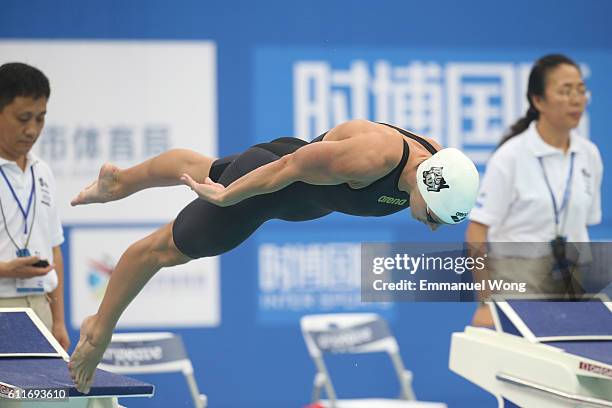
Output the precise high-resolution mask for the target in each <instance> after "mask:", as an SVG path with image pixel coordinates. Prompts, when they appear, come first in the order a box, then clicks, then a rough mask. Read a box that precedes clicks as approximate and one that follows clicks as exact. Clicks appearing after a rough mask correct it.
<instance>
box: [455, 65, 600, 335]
mask: <svg viewBox="0 0 612 408" xmlns="http://www.w3.org/2000/svg"><path fill="white" fill-rule="evenodd" d="M588 97H589V94H588V91H587V89H586V86H585V84H584V81H583V79H582V75H581V72H580V69H579V67H578V65H577V64H576V63H575V62H574V61H572V60H571V59H569V58H567V57H566V56H563V55H547V56H544V57H542V58H540V59H539V60H538V61H536V63H535V64H534V66H533V67H532V70H531V73H530V75H529V84H528V89H527V99H528V101H529V109H528V110H527V114H526V116H525V117H523V118H521V119H520V120H518V121H517V122H516V123H515V124H514V125H513V126H512V127H511V130H510V133H509V134H508V135H506V136H505V137H504V138H503V139H502V141H501V143H500V145H499V146H498V148H497V150H496V151H495V152H494V154H493V155H492V156H491V158H490V160H489V162H488V164H487V169H486V173H485V176H484V178H483V181H482V184H481V188H480V193H479V197H478V199H477V201H476V207H475V208H474V209H473V210H472V212H471V214H470V221H471V222H470V224H469V225H468V228H467V231H466V241H467V242H469V243H484V242H489V243H494V242H497V243H502V242H503V243H525V245H520V244H505V245H499V244H498V245H496V246H495V244H492V245H491V252H492V253H494V254H495V257H494V258H495V260H493V261H491V262H489V269H490V271H489V272H490V276H491V277H492V278H500V277H501V278H503V279H504V280H510V279H512V280H514V281H516V282H519V281H528V282H529V286H530V287H531V288H532V289H535V290H536V291H538V292H539V293H557V292H556V289H557V288H556V287H555V285H559V284H560V283H559V282H560V280H558V279H553V269H554V267H555V262H554V258H553V256H552V251H551V245H550V244H549V243H552V242H557V243H558V244H559V246H560V247H562V245H561V244H562V243H564V241H565V240H567V241H569V242H586V241H588V240H589V235H588V231H587V226H588V225H594V224H598V223H599V222H600V221H601V202H600V186H601V179H602V174H603V164H602V161H601V156H600V154H599V150H598V149H597V147H596V146H595V145H594V144H593V143H592V142H590V141H589V140H587V139H586V138H583V137H580V136H578V135H576V134H575V133H574V132H572V130H573V129H575V128H576V127H577V126H578V123H579V121H580V118H581V116H582V114H583V112H584V109H585V107H586V104H587V101H588ZM555 240H556V241H555ZM535 242H541V243H545V244H542V245H533V244H530V243H535ZM473 247H476V245H474V246H473ZM517 258H523V259H524V258H528V259H531V260H532V262H520V263H513V260H515V259H517ZM496 265H497V267H496ZM473 324H474V325H492V320H491V316H490V313H489V309H488V308H487V307H486V305H480V306H479V307H478V309H477V311H476V314H475V316H474V320H473Z"/></svg>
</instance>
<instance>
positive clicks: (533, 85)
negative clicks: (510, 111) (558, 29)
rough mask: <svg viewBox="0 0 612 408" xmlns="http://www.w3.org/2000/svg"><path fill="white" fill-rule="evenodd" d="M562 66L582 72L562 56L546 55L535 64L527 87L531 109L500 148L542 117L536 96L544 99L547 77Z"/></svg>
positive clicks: (502, 140)
mask: <svg viewBox="0 0 612 408" xmlns="http://www.w3.org/2000/svg"><path fill="white" fill-rule="evenodd" d="M561 64H568V65H572V66H574V67H576V69H578V71H580V67H579V66H578V64H576V63H575V62H574V61H573V60H572V59H570V58H568V57H566V56H565V55H562V54H549V55H545V56H543V57H542V58H540V59H539V60H537V61H536V62H535V64H533V67H532V68H531V72H530V73H529V83H528V85H527V101H529V109H527V113H526V114H525V116H523V117H522V118H520V119H519V120H517V121H516V122H515V123H514V124H513V125H512V126H511V127H510V130H509V131H508V133H506V134H505V135H504V137H502V139H501V141H500V142H499V145H497V147H498V148H499V146H501V145H503V144H504V143H506V142H507V141H508V140H510V139H512V138H513V137H514V136H516V135H518V134H520V133H523V132H524V131H525V130H527V128H528V127H529V125H530V124H531V122H532V121H534V120H537V119H538V118H539V117H540V112H538V110H537V109H536V107H535V105H534V103H533V99H532V98H533V97H534V96H536V95H537V96H540V97H544V90H545V89H546V77H547V75H548V73H549V72H550V71H552V70H553V69H555V68H557V67H558V66H559V65H561Z"/></svg>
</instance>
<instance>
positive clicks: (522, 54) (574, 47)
mask: <svg viewBox="0 0 612 408" xmlns="http://www.w3.org/2000/svg"><path fill="white" fill-rule="evenodd" d="M610 15H612V3H611V2H609V1H607V0H586V1H583V2H576V1H572V0H541V1H533V0H516V1H507V0H506V1H499V2H491V1H486V0H474V1H469V2H465V1H464V2H456V1H452V0H433V1H426V2H425V1H423V2H416V1H399V0H396V1H392V0H381V1H377V2H372V1H349V0H339V1H333V2H329V1H323V0H312V1H308V2H292V1H280V0H269V1H257V2H252V1H246V0H244V1H237V0H228V1H197V0H191V1H172V2H168V1H163V0H132V1H122V0H92V1H87V2H78V1H56V2H49V1H44V0H31V1H28V2H24V1H19V0H4V1H2V4H1V5H0V39H4V40H12V39H33V40H60V39H61V40H79V41H99V40H111V41H117V42H122V41H133V40H142V41H180V42H190V41H200V40H207V41H212V42H214V43H215V45H216V54H217V60H216V63H217V64H216V68H217V71H216V75H217V78H216V79H217V80H216V85H217V101H218V106H217V111H218V128H219V129H218V153H219V155H229V154H232V153H235V152H239V151H242V150H244V149H245V148H246V147H248V146H249V145H251V144H254V143H257V142H260V141H265V140H268V139H272V138H276V137H280V136H288V135H294V134H295V133H296V129H298V127H297V123H298V120H297V119H296V118H302V119H300V120H304V121H305V122H304V123H306V126H307V127H306V129H309V130H307V131H306V132H305V133H304V134H307V137H312V136H313V135H314V134H315V133H316V131H318V130H321V129H319V127H317V126H318V125H317V123H318V122H317V120H318V121H319V122H320V123H325V122H324V121H325V120H327V121H328V122H327V123H329V124H330V125H333V123H335V122H334V120H335V118H336V119H337V118H343V117H344V116H343V115H345V114H346V117H347V118H349V117H354V116H359V117H367V118H370V119H380V118H385V116H384V115H382V113H381V112H383V113H384V112H386V115H387V119H388V120H389V121H391V122H393V121H394V120H399V121H405V123H395V124H398V125H404V126H406V127H408V128H413V129H414V130H417V131H422V132H423V133H425V134H427V135H429V136H433V137H437V138H439V139H440V140H441V142H443V143H445V144H449V143H450V144H452V143H456V141H457V140H456V139H453V135H454V134H455V133H457V132H455V133H453V131H452V129H453V128H452V126H459V129H460V130H461V131H459V132H458V133H459V135H470V134H471V133H470V132H472V134H473V136H474V137H475V138H476V139H470V140H471V141H470V142H469V143H467V142H466V143H467V147H469V148H473V150H474V154H476V155H478V154H481V156H478V157H486V154H487V152H488V151H490V149H491V147H492V146H493V145H494V140H493V139H486V140H484V141H483V140H480V142H482V143H477V142H478V140H479V139H478V138H477V136H478V135H482V134H483V133H478V132H476V131H475V130H478V129H493V131H492V132H491V133H487V132H485V133H484V135H485V136H487V137H491V138H492V137H493V136H492V135H494V134H495V129H499V128H501V127H504V126H506V125H507V120H508V117H507V116H504V115H510V114H511V113H512V114H514V115H515V116H516V115H518V114H522V111H521V110H520V109H521V103H523V101H522V99H523V98H524V95H523V94H524V92H522V91H521V75H523V74H524V69H525V64H527V65H526V66H527V67H528V66H529V64H530V62H531V61H532V60H533V59H535V58H537V57H538V56H540V55H543V54H545V53H550V52H563V53H566V54H568V55H569V56H571V57H573V58H574V59H575V60H577V61H578V62H580V63H581V64H583V66H584V67H588V70H586V71H585V76H586V77H587V84H588V86H589V88H590V89H592V91H593V100H592V103H591V104H590V106H589V107H588V119H589V121H588V123H587V124H586V125H584V126H586V127H585V128H584V129H586V130H588V135H589V136H590V138H591V139H592V140H593V141H594V142H595V143H597V145H598V146H599V148H600V150H601V153H602V157H603V160H604V165H607V164H608V159H607V158H608V157H611V155H612V141H611V140H612V139H610V137H609V135H608V127H609V126H608V123H607V120H608V117H609V114H608V112H609V111H610V110H611V109H612V93H611V92H610V90H611V89H612V83H611V81H612V79H611V77H610V75H609V73H610V72H611V71H612V26H611V25H610V24H609V16H610ZM313 62H315V63H316V64H314V65H313V64H312V63H313ZM109 63H112V61H110V62H109ZM309 64H310V65H309ZM415 64H416V65H415ZM453 64H455V65H457V64H459V65H460V66H459V68H461V66H463V68H465V66H466V65H467V64H477V65H479V66H480V68H482V67H483V66H485V67H486V66H489V67H490V66H493V65H495V66H497V68H500V66H499V65H501V68H500V70H497V71H495V72H493V73H491V72H488V71H486V70H485V71H482V70H481V71H477V72H476V74H474V73H473V72H472V71H469V70H468V71H467V72H468V74H469V75H468V77H469V78H467V79H466V80H465V81H459V85H460V89H461V90H463V91H466V89H467V91H466V92H467V94H463V93H459V94H451V93H449V92H453V91H452V89H451V90H449V84H451V83H452V81H453V80H454V79H453V78H456V77H451V76H449V75H451V74H449V72H455V74H452V75H459V74H460V73H461V72H464V73H465V72H466V71H461V70H460V69H459V71H460V72H459V74H457V71H453V69H458V68H457V67H455V68H452V67H453ZM496 64H497V65H496ZM504 67H505V68H504ZM451 68H452V69H451ZM502 68H503V69H502ZM67 69H68V67H67ZM377 70H378V71H377ZM385 70H387V71H385ZM313 72H314V73H313ZM317 72H318V73H317ZM321 72H323V73H321ZM385 72H387V73H385ZM419 75H420V76H419ZM364 78H365V79H364ZM385 78H388V79H389V82H390V87H389V88H388V90H387V91H384V89H385V88H384V84H385ZM509 78H510V79H509ZM50 79H51V82H52V84H53V78H50ZM95 80H96V78H94V77H92V78H91V81H95ZM508 80H511V81H513V82H512V86H510V85H507V81H508ZM321 81H328V82H329V85H328V86H327V87H325V86H324V85H321V84H322V83H323V84H324V82H321ZM377 81H378V82H377ZM415 83H417V84H421V85H422V86H423V89H424V91H423V92H421V93H415V92H416V91H414V87H412V88H410V87H409V88H408V89H407V90H406V92H404V93H401V92H400V91H401V90H402V89H404V88H402V86H408V85H411V86H413V85H414V84H415ZM300 84H301V85H300ZM116 85H117V98H120V97H121V95H120V90H121V88H122V85H121V84H120V83H117V84H116ZM472 85H476V86H475V87H474V86H472ZM298 86H302V87H303V93H302V94H300V95H302V96H303V97H304V98H305V99H303V100H302V102H300V103H303V105H301V106H303V108H299V107H298V106H297V103H296V100H297V99H296V98H297V96H298V95H297V93H296V89H297V87H298ZM317 86H318V87H319V88H318V89H320V90H321V89H322V90H324V91H325V92H327V93H326V95H328V96H326V97H325V98H326V99H325V100H324V102H317V103H314V102H313V100H314V99H313V95H314V96H316V93H315V90H316V89H317V88H316V87H317ZM351 86H352V88H351ZM470 86H472V87H471V88H470ZM364 89H365V91H364ZM470 89H471V90H470ZM509 89H510V91H509ZM377 90H378V91H377ZM500 90H501V91H500ZM349 91H350V92H349ZM304 92H305V93H304ZM355 92H357V94H356V93H355ZM359 92H362V93H363V92H365V96H363V95H361V94H359ZM376 92H378V93H376ZM393 92H396V93H393ZM487 92H489V93H487ZM507 92H515V94H513V95H514V96H510V95H512V94H509V93H507ZM483 94H484V95H488V96H486V98H485V99H486V103H485V105H486V106H487V107H488V108H489V109H491V110H492V111H493V112H494V113H493V114H491V115H490V117H488V118H486V119H487V120H486V121H484V122H482V123H484V126H485V127H484V128H483V127H479V126H482V123H480V124H479V123H476V122H474V120H473V118H472V119H470V118H469V117H467V116H469V111H470V106H474V103H475V102H474V101H476V100H477V98H478V97H479V96H478V95H483ZM377 95H378V96H379V97H380V95H383V96H384V98H382V97H381V98H382V99H385V98H386V99H388V100H390V101H391V102H392V104H391V105H390V107H388V108H384V109H383V108H381V107H380V105H377V103H378V104H380V103H381V102H380V101H381V100H382V99H380V98H379V99H376V98H377ZM394 95H395V96H394ZM449 95H453V96H459V99H454V102H453V103H448V101H449V100H451V99H450V98H449ZM359 98H361V99H359ZM393 98H396V99H393ZM320 100H323V99H320ZM360 101H361V102H360ZM363 101H366V103H365V105H364V102H363ZM419 101H420V102H419ZM479 101H481V102H482V99H479ZM53 102H54V100H53V96H52V97H51V100H50V104H49V110H50V112H52V109H53ZM90 102H91V101H86V100H85V101H74V103H75V104H77V103H78V104H81V105H82V104H88V103H90ZM180 102H181V101H180V100H177V101H176V103H177V104H180ZM416 102H418V103H420V105H414V103H416ZM323 103H329V105H324V104H323ZM325 106H327V109H326V108H325ZM364 106H366V107H367V108H364ZM377 106H378V108H377ZM479 106H483V105H479ZM96 109H103V107H99V106H97V107H96ZM300 109H301V110H300ZM308 109H311V110H312V112H319V113H316V114H312V115H311V116H308V115H309V114H308V112H310V111H309V110H308ZM317 109H318V111H317ZM453 109H454V110H455V111H457V112H459V113H462V112H463V113H465V112H467V113H468V114H466V117H464V116H461V115H459V116H457V115H455V116H453V114H452V112H450V111H451V110H453ZM321 111H323V114H324V115H326V116H325V118H326V119H324V120H323V119H321V118H322V116H316V115H319V114H320V112H321ZM296 112H297V113H296ZM355 112H356V113H355ZM381 115H382V116H381ZM415 115H416V116H415ZM449 115H450V116H449ZM479 117H480V116H479ZM449 118H451V119H452V120H454V121H458V122H456V123H455V124H453V123H450V122H449ZM321 120H323V122H321ZM411 122H413V123H411ZM308 126H310V127H308ZM300 129H301V128H300ZM193 137H194V138H197V137H198V136H197V135H194V136H193ZM466 137H467V136H466ZM475 141H476V142H475ZM464 142H465V140H464V139H460V140H459V143H464ZM482 155H484V156H482ZM483 160H484V159H483ZM482 168H483V167H482V166H481V169H482ZM609 187H610V178H609V177H606V178H604V187H603V213H604V221H603V223H602V224H601V225H600V226H597V227H595V228H593V229H592V230H591V236H592V237H593V238H597V239H605V238H610V237H612V231H611V230H610V227H611V226H610V218H609V215H608V214H609V213H610V209H611V208H610V206H611V205H612V204H611V203H610V200H609V198H608V195H607V193H606V192H607V191H609V190H610V188H609ZM172 217H174V214H168V218H169V219H170V218H172ZM152 221H154V222H155V224H156V225H159V224H162V222H165V221H167V220H152ZM118 222H120V223H122V222H124V221H123V220H118ZM76 230H78V225H66V236H67V241H66V243H65V244H64V254H65V257H66V259H70V257H71V246H72V245H73V243H72V242H71V239H70V237H71V233H72V232H73V231H76ZM464 232H465V225H462V226H458V227H455V228H442V229H440V230H439V232H436V233H435V234H431V233H430V232H429V231H427V229H426V227H425V226H423V225H422V224H418V223H416V222H414V221H412V220H411V219H410V217H409V214H408V213H400V214H396V215H394V216H390V217H386V218H384V219H357V218H350V217H348V216H343V215H337V214H333V215H331V216H329V217H326V218H324V219H321V220H317V221H314V222H311V223H301V224H300V223H283V222H271V223H268V224H266V225H265V226H263V227H262V228H261V229H260V230H259V231H258V232H257V233H256V234H255V235H254V236H253V237H252V238H251V239H250V240H248V241H247V242H246V243H245V244H243V245H241V246H240V247H239V248H237V249H235V250H233V251H231V252H230V253H228V254H226V255H224V256H223V257H222V258H221V278H220V279H221V321H220V324H219V325H218V326H216V327H210V328H178V329H175V328H172V331H175V332H177V333H179V334H180V335H181V336H182V338H183V340H184V342H185V346H186V349H187V352H188V354H189V356H190V357H191V359H192V360H193V363H194V367H195V372H196V379H197V381H198V383H199V385H200V387H201V389H202V391H203V392H205V393H206V394H207V395H208V397H209V401H210V406H211V407H222V408H223V407H224V408H236V407H266V408H268V407H278V408H288V407H301V406H304V405H305V404H307V403H308V402H309V398H310V392H311V387H312V379H313V375H314V373H315V370H314V367H313V364H312V362H311V361H310V359H309V357H308V354H307V352H306V348H305V345H304V342H303V340H302V336H301V332H300V328H299V316H300V315H301V314H303V313H304V312H305V311H304V310H293V311H291V310H288V309H285V310H281V311H279V310H270V309H266V308H262V296H264V295H265V292H262V290H261V288H262V287H261V282H260V278H261V276H262V275H261V274H262V271H261V262H262V252H261V251H262V247H264V246H265V245H272V248H273V249H275V250H282V248H283V247H284V246H286V245H289V246H291V245H293V247H294V248H301V249H302V250H308V248H309V246H310V248H312V246H317V247H318V248H319V249H320V248H328V249H330V248H331V249H334V248H335V250H338V248H339V245H341V244H343V243H344V244H345V243H347V242H348V243H353V244H355V243H359V242H362V241H403V242H425V241H428V242H453V241H454V242H457V241H461V240H462V239H463V234H464ZM269 248H270V247H269ZM323 251H324V250H323ZM66 264H67V265H68V262H67V263H66ZM66 273H67V276H68V279H67V288H66V290H67V294H68V293H70V290H72V288H71V285H70V270H69V268H67V270H66ZM292 288H293V289H289V290H288V292H287V293H285V295H287V294H288V295H291V294H295V293H296V291H298V292H299V291H304V290H309V288H310V287H309V286H308V285H303V286H301V287H298V288H297V289H296V288H295V287H292ZM337 289H338V288H337V287H336V288H335V289H334V290H337ZM171 295H172V294H169V296H171ZM66 301H67V305H66V310H67V311H70V310H71V305H70V296H68V295H67V296H66ZM474 309H475V305H473V304H470V303H398V304H395V305H393V306H391V307H390V308H388V309H384V310H382V313H383V314H384V315H385V317H387V318H388V319H389V320H390V325H391V330H392V331H393V332H394V334H395V335H396V337H397V339H398V342H399V344H400V349H401V353H402V356H403V357H404V361H405V364H406V366H407V368H409V369H410V370H412V371H413V373H414V375H415V380H414V389H415V391H416V394H417V396H418V397H419V399H422V400H430V401H443V402H446V403H447V404H448V406H449V407H451V408H456V407H495V406H497V403H496V401H495V398H493V397H492V396H491V395H488V394H487V393H485V392H484V391H482V390H480V389H478V388H477V387H476V386H474V385H473V384H471V383H469V382H467V381H466V380H464V379H463V378H461V377H459V376H457V375H455V374H454V373H452V372H450V371H449V369H448V353H449V344H450V336H451V333H453V332H456V331H462V330H463V328H464V326H465V325H467V324H468V323H469V321H470V319H471V316H472V313H473V311H474ZM313 311H321V309H320V308H319V309H313ZM177 313H180V311H177ZM66 320H67V321H70V317H69V316H68V317H67V319H66ZM145 329H146V328H145ZM149 329H151V330H162V329H163V327H160V326H154V327H150V328H149ZM138 330H139V331H141V330H143V328H142V327H139V328H138ZM70 335H71V338H72V341H73V343H76V340H77V339H78V331H77V330H75V329H74V328H73V329H71V332H70ZM378 357H381V356H373V357H357V358H355V359H350V361H349V362H348V363H347V362H346V361H341V360H340V359H338V360H336V359H335V358H332V359H331V361H330V370H331V372H332V375H333V376H334V380H335V386H336V388H337V391H338V393H339V394H340V395H344V396H367V395H383V396H395V395H397V392H398V386H397V384H396V383H395V379H394V377H393V371H392V367H391V365H390V364H389V363H388V362H387V361H386V360H385V359H384V358H378ZM379 372H380V373H381V374H378V373H379ZM374 373H375V374H374ZM143 378H144V379H145V380H148V381H151V382H153V383H155V384H156V387H157V395H156V397H155V398H154V399H152V400H150V401H149V400H137V399H135V400H131V401H126V402H125V404H127V405H128V406H129V407H168V406H190V400H189V397H188V390H187V387H186V385H185V384H184V383H183V381H182V379H181V378H180V376H178V375H176V376H172V375H171V376H167V375H166V376H162V375H149V376H145V377H143Z"/></svg>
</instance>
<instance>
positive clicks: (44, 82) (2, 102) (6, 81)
mask: <svg viewBox="0 0 612 408" xmlns="http://www.w3.org/2000/svg"><path fill="white" fill-rule="evenodd" d="M49 95H51V89H50V87H49V79H47V77H46V76H45V74H43V73H42V72H41V71H40V70H39V69H37V68H34V67H32V66H30V65H27V64H23V63H21V62H10V63H7V64H4V65H2V66H0V112H1V111H2V110H3V109H4V107H5V106H7V105H10V104H11V103H12V102H13V100H14V99H15V98H16V97H18V96H25V97H31V98H33V99H38V98H40V97H43V96H44V97H45V98H47V99H49Z"/></svg>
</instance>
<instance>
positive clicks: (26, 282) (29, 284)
mask: <svg viewBox="0 0 612 408" xmlns="http://www.w3.org/2000/svg"><path fill="white" fill-rule="evenodd" d="M27 256H30V250H29V249H28V248H21V249H18V250H17V257H19V258H25V257H27ZM43 282H44V279H43V278H42V277H41V276H36V277H34V278H27V279H19V278H17V279H16V282H15V284H16V289H17V293H42V292H44V291H45V288H44V286H43Z"/></svg>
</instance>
